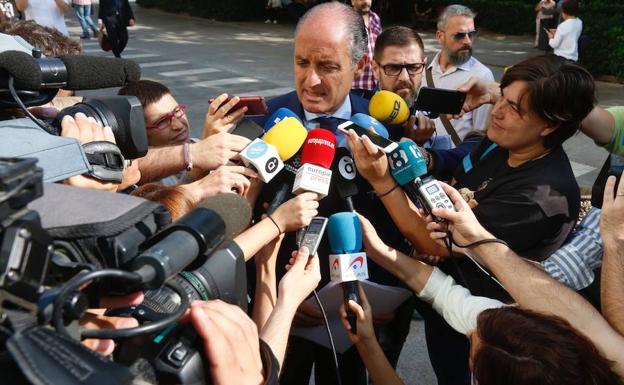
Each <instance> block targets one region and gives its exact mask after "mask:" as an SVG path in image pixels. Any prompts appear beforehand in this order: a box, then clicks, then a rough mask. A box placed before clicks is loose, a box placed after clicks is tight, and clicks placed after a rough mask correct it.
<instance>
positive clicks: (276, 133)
mask: <svg viewBox="0 0 624 385" xmlns="http://www.w3.org/2000/svg"><path fill="white" fill-rule="evenodd" d="M306 136H308V131H306V129H305V127H303V124H301V122H300V121H298V120H297V119H295V118H290V117H288V118H285V119H283V120H282V121H280V122H279V123H277V124H276V125H275V126H273V128H271V129H270V130H269V131H267V133H266V134H264V136H263V137H262V140H264V141H265V142H267V143H268V144H270V145H273V147H275V148H276V149H277V152H278V153H279V156H280V158H281V159H282V160H283V161H286V160H288V159H290V158H291V157H292V156H293V155H295V154H296V153H297V151H299V149H300V148H301V145H302V144H303V142H304V141H305V139H306Z"/></svg>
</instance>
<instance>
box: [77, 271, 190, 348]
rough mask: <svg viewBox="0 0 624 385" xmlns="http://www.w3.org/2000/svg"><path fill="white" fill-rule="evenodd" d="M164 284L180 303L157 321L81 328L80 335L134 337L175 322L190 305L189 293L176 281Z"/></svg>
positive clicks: (87, 336)
mask: <svg viewBox="0 0 624 385" xmlns="http://www.w3.org/2000/svg"><path fill="white" fill-rule="evenodd" d="M165 286H167V287H169V288H170V289H171V290H173V291H175V292H176V293H177V294H178V295H179V296H180V305H178V308H177V309H176V311H175V312H173V313H171V314H169V315H168V316H167V317H165V318H161V319H159V320H158V321H153V322H149V323H145V324H143V325H141V326H137V327H133V328H125V329H81V331H80V337H81V338H82V339H85V338H99V339H103V338H110V339H116V338H129V337H135V336H138V335H142V334H151V333H154V332H157V331H159V330H162V329H164V328H166V327H168V326H170V325H172V324H173V323H175V322H177V321H178V320H179V319H180V318H182V316H183V315H184V313H186V310H187V309H188V307H189V305H190V299H189V295H188V294H187V293H186V292H185V291H184V289H183V288H182V286H180V285H179V284H178V283H177V282H174V281H173V280H170V281H168V282H166V283H165Z"/></svg>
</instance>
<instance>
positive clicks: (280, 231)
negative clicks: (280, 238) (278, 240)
mask: <svg viewBox="0 0 624 385" xmlns="http://www.w3.org/2000/svg"><path fill="white" fill-rule="evenodd" d="M267 218H269V219H270V220H271V222H273V224H274V225H275V227H277V232H278V233H279V234H277V235H282V234H283V232H282V229H280V227H279V225H278V224H277V222H275V219H273V217H272V216H270V215H267Z"/></svg>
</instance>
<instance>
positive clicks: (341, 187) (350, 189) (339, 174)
mask: <svg viewBox="0 0 624 385" xmlns="http://www.w3.org/2000/svg"><path fill="white" fill-rule="evenodd" d="M331 170H332V183H331V186H332V187H333V188H334V191H336V192H337V193H338V196H339V197H340V198H341V199H345V198H347V197H352V196H355V195H357V194H358V188H357V185H356V184H355V182H354V179H355V176H356V175H357V172H356V170H355V163H354V162H353V158H352V157H351V153H350V152H349V150H347V149H346V148H345V147H338V148H337V149H336V155H335V156H334V162H333V163H332V168H331Z"/></svg>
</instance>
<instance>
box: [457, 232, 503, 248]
mask: <svg viewBox="0 0 624 385" xmlns="http://www.w3.org/2000/svg"><path fill="white" fill-rule="evenodd" d="M451 242H453V244H454V245H455V246H457V247H461V248H464V249H466V248H469V247H475V246H479V245H484V244H486V243H500V244H501V245H505V246H507V247H509V245H508V244H507V242H505V241H503V240H502V239H498V238H486V239H481V240H479V241H475V242H472V243H469V244H467V245H460V244H458V243H457V242H455V240H454V239H453V237H452V235H451Z"/></svg>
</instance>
